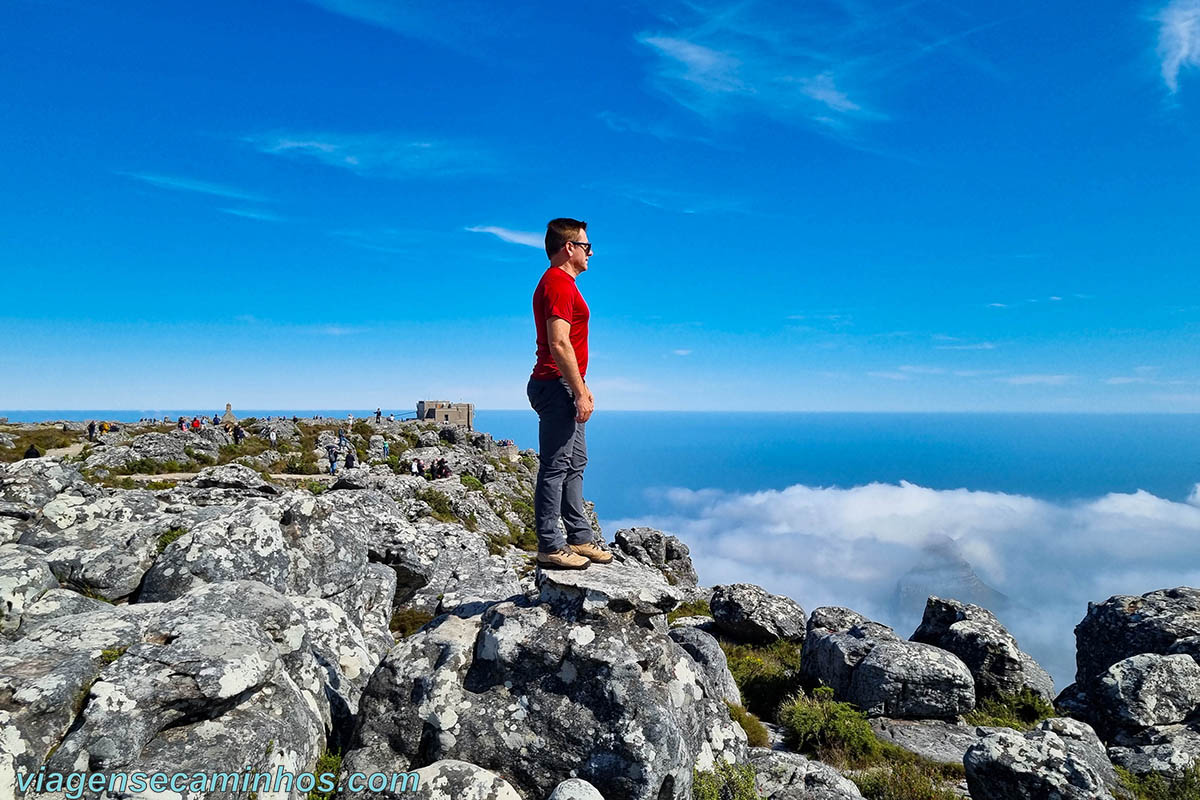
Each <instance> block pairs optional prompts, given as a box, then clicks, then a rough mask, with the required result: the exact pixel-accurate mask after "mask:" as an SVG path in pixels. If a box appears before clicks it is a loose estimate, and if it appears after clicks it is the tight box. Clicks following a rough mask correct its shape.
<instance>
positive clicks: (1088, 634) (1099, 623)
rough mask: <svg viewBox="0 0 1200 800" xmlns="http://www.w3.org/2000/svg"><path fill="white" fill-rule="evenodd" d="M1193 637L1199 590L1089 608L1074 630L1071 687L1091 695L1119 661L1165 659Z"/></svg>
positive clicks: (1117, 599) (1197, 631) (1199, 619)
mask: <svg viewBox="0 0 1200 800" xmlns="http://www.w3.org/2000/svg"><path fill="white" fill-rule="evenodd" d="M1192 636H1200V589H1191V588H1188V587H1179V588H1176V589H1162V590H1160V591H1156V592H1148V593H1146V594H1144V595H1142V596H1141V597H1132V596H1129V595H1115V596H1113V597H1110V598H1109V599H1108V600H1106V601H1104V602H1103V603H1099V604H1094V603H1089V604H1088V611H1087V615H1086V616H1085V617H1084V618H1083V621H1081V622H1080V623H1079V624H1078V625H1076V626H1075V660H1076V666H1077V669H1076V673H1075V682H1076V683H1078V684H1079V685H1080V688H1081V689H1082V690H1083V691H1084V692H1085V693H1087V694H1089V695H1091V694H1094V693H1095V690H1096V689H1097V688H1098V687H1097V686H1096V683H1097V682H1098V681H1099V680H1100V678H1101V676H1102V675H1103V674H1104V673H1105V671H1107V670H1108V668H1109V667H1111V666H1112V665H1113V664H1115V663H1117V662H1118V661H1121V660H1122V659H1126V658H1129V657H1130V656H1136V655H1139V654H1141V653H1157V654H1159V655H1166V654H1168V653H1169V652H1170V651H1171V648H1172V646H1174V645H1175V643H1176V642H1178V641H1180V640H1181V639H1185V638H1188V637H1192Z"/></svg>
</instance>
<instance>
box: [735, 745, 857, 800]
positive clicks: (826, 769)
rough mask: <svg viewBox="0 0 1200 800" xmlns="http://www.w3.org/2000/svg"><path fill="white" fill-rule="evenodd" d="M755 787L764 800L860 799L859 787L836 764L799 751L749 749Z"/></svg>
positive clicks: (762, 748) (763, 748)
mask: <svg viewBox="0 0 1200 800" xmlns="http://www.w3.org/2000/svg"><path fill="white" fill-rule="evenodd" d="M750 763H751V764H752V765H754V770H755V779H754V782H755V787H756V788H757V789H758V794H759V795H760V796H761V797H762V798H763V799H764V800H861V798H862V794H861V793H860V792H859V791H858V787H857V786H855V785H854V784H853V783H851V782H850V781H849V780H847V779H846V778H844V777H842V775H840V774H839V773H838V771H837V770H835V769H834V768H833V767H830V766H828V765H826V764H822V763H821V762H820V761H812V760H810V759H807V758H805V757H804V756H802V755H800V754H799V753H788V752H781V751H776V750H769V749H767V748H765V747H755V748H752V749H751V750H750Z"/></svg>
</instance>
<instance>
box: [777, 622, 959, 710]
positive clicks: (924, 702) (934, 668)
mask: <svg viewBox="0 0 1200 800" xmlns="http://www.w3.org/2000/svg"><path fill="white" fill-rule="evenodd" d="M801 663H802V667H801V669H802V671H803V673H804V674H805V676H807V678H808V679H809V680H810V681H812V682H814V683H821V684H824V685H825V686H829V687H830V688H832V689H833V690H834V695H835V697H837V699H839V700H843V701H846V702H849V703H854V704H855V705H857V706H859V708H861V709H862V710H863V711H865V712H866V713H867V714H868V715H869V716H885V717H901V718H934V719H950V718H953V717H955V716H956V715H958V714H962V713H964V712H966V711H970V710H971V709H972V708H974V706H975V681H974V679H973V678H972V677H971V673H970V671H969V670H968V669H967V667H966V665H965V664H963V663H962V661H961V660H959V658H958V657H957V656H955V655H954V654H952V653H949V652H947V651H945V650H942V649H940V648H937V647H933V646H932V645H927V644H921V643H918V642H906V641H903V640H901V639H900V638H899V637H897V636H896V634H895V632H894V631H892V629H891V628H888V627H887V626H885V625H880V624H878V623H875V622H871V621H870V620H867V619H866V618H865V617H863V616H862V615H860V614H857V613H855V612H853V611H851V610H850V609H846V608H837V607H822V608H818V609H817V610H816V611H814V612H813V615H812V617H811V618H810V620H809V622H808V636H807V638H806V639H805V643H804V659H803V660H802V662H801Z"/></svg>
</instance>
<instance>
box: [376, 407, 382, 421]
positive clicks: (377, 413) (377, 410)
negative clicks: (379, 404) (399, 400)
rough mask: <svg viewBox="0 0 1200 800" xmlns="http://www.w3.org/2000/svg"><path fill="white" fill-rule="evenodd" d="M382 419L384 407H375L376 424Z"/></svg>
mask: <svg viewBox="0 0 1200 800" xmlns="http://www.w3.org/2000/svg"><path fill="white" fill-rule="evenodd" d="M382 421H383V409H381V408H377V409H375V424H376V425H378V424H379V423H380V422H382Z"/></svg>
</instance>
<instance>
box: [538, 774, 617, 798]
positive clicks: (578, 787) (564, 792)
mask: <svg viewBox="0 0 1200 800" xmlns="http://www.w3.org/2000/svg"><path fill="white" fill-rule="evenodd" d="M546 800H604V795H602V794H600V791H599V790H598V789H597V788H596V787H595V786H592V785H591V784H590V783H588V782H587V781H585V780H581V779H580V778H568V779H567V780H565V781H563V782H562V783H560V784H559V785H558V786H555V787H554V791H553V792H551V793H550V796H549V797H547V798H546Z"/></svg>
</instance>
